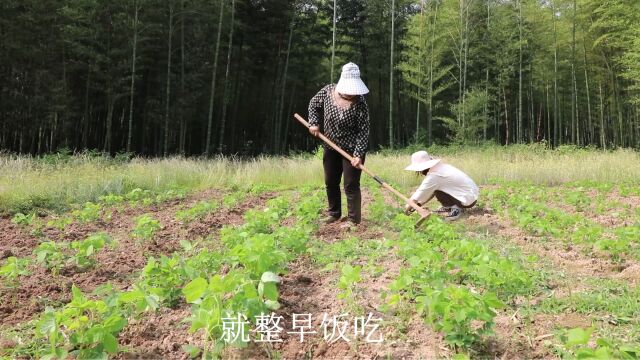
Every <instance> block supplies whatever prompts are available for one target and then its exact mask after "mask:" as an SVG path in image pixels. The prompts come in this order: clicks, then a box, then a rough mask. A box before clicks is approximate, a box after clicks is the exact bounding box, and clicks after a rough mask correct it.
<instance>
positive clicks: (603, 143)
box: [599, 83, 607, 150]
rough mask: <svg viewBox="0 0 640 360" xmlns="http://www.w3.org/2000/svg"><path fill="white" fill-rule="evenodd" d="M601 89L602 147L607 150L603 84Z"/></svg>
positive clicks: (600, 85)
mask: <svg viewBox="0 0 640 360" xmlns="http://www.w3.org/2000/svg"><path fill="white" fill-rule="evenodd" d="M599 88H600V146H602V148H603V149H605V150H606V149H607V142H606V135H605V129H604V99H603V96H602V83H600V84H599Z"/></svg>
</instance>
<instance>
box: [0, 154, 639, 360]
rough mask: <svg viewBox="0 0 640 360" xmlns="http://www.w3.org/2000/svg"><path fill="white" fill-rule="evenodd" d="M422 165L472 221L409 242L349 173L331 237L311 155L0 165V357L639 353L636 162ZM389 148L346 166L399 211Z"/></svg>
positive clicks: (521, 158) (405, 223)
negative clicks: (471, 189)
mask: <svg viewBox="0 0 640 360" xmlns="http://www.w3.org/2000/svg"><path fill="white" fill-rule="evenodd" d="M430 150H431V151H430V152H432V153H434V154H435V155H439V156H442V157H443V158H444V159H445V160H446V161H448V162H450V163H452V164H454V165H456V166H458V167H459V168H461V169H463V170H465V171H466V172H468V173H469V174H470V175H471V176H472V177H473V178H474V179H475V180H476V181H477V182H478V184H479V185H480V186H481V198H480V200H479V204H478V206H477V207H476V208H474V209H472V210H470V211H468V212H467V213H466V214H465V215H464V217H463V218H461V219H460V220H459V221H456V222H453V223H445V222H443V221H442V220H440V218H439V217H438V216H437V215H433V216H431V217H430V218H429V220H428V221H427V222H426V224H425V225H423V227H422V228H421V229H419V230H415V229H414V228H413V224H414V223H415V221H416V220H417V218H416V217H415V216H416V215H414V217H409V216H405V215H402V214H401V212H400V209H401V208H402V204H401V203H399V202H398V201H397V200H396V199H395V198H393V197H391V195H389V194H387V193H385V192H383V190H381V189H380V188H379V187H378V186H377V185H376V183H375V182H373V181H372V180H371V179H364V177H363V209H364V211H363V218H364V220H363V223H362V224H361V225H360V226H359V227H358V228H357V229H356V230H352V231H350V230H346V229H341V228H340V224H329V225H321V224H319V222H318V219H319V217H320V216H321V214H322V210H323V209H324V207H325V197H324V190H323V187H322V177H321V176H322V175H321V174H322V165H321V161H320V160H319V158H318V154H316V155H299V156H294V157H289V158H277V157H261V158H257V159H253V160H242V159H232V158H218V159H208V160H206V159H184V158H178V157H176V158H169V159H164V160H147V159H127V158H104V157H102V156H100V155H97V154H84V155H75V156H69V155H65V154H58V155H50V156H46V157H44V158H38V159H34V158H28V157H15V156H10V155H0V214H2V216H1V217H0V229H1V231H0V291H1V293H0V318H1V319H2V323H1V327H0V357H3V358H8V359H9V358H65V357H68V356H69V357H73V358H78V359H81V358H82V359H94V358H105V357H109V358H115V359H134V358H136V359H137V358H147V359H151V358H154V359H155V358H166V359H186V358H189V357H197V358H217V357H222V358H237V359H244V358H257V359H279V358H282V359H294V358H296V359H299V358H305V359H310V358H326V359H342V358H360V359H386V358H389V359H403V358H406V359H432V358H467V357H468V358H501V359H513V358H575V357H581V358H593V357H599V358H638V357H640V323H639V320H638V319H640V290H639V288H638V283H639V282H640V182H639V181H638V179H639V178H640V156H639V155H638V153H636V152H633V151H624V150H619V151H609V152H604V151H596V150H581V149H575V148H570V147H564V148H559V149H556V150H547V149H544V148H543V147H538V146H516V147H507V148H501V147H487V148H434V149H430ZM410 151H411V150H410V149H406V150H403V151H399V152H390V151H383V152H379V153H377V154H371V156H369V157H368V158H367V166H368V167H369V168H370V169H371V170H373V171H374V172H376V173H379V175H380V176H381V177H382V178H384V179H386V180H388V181H389V182H390V183H391V184H393V185H395V186H397V187H398V188H399V189H401V190H403V191H404V192H406V193H408V192H410V191H411V189H412V188H414V187H415V186H417V185H418V184H419V182H420V180H421V179H420V178H418V177H415V176H413V175H411V174H406V173H403V172H402V171H401V169H402V168H403V167H404V165H405V163H406V162H407V161H408V154H410ZM429 206H430V208H435V207H437V204H429ZM305 314H306V315H305ZM245 317H246V319H245ZM232 325H233V326H232ZM301 336H303V337H304V341H301ZM243 338H245V339H246V338H248V339H249V341H243Z"/></svg>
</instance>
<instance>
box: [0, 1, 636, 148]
mask: <svg viewBox="0 0 640 360" xmlns="http://www.w3.org/2000/svg"><path fill="white" fill-rule="evenodd" d="M349 61H352V62H354V63H356V64H358V65H359V66H360V69H361V72H362V77H363V80H364V81H365V83H366V84H367V85H368V87H369V88H370V90H371V92H370V94H369V95H367V97H366V100H367V103H368V105H369V108H370V121H371V139H370V148H371V149H374V150H375V149H379V148H381V147H385V148H387V147H389V148H394V147H401V146H405V145H407V144H411V143H419V144H426V145H431V144H451V143H462V144H476V143H481V142H494V143H497V144H514V143H533V142H542V143H544V144H546V145H548V146H550V147H557V146H559V145H563V144H573V145H577V146H595V147H600V148H605V149H609V148H617V147H628V148H639V147H640V115H639V107H640V2H638V1H637V0H607V1H602V0H420V1H419V0H413V1H409V0H209V1H203V0H109V1H107V0H48V1H38V0H20V1H18V0H3V1H2V2H1V3H0V79H1V80H0V149H2V150H3V151H8V152H11V153H24V154H34V155H36V154H44V153H49V152H56V151H60V150H61V149H65V151H72V152H79V151H83V150H96V151H101V152H102V151H104V152H108V153H112V154H115V153H119V152H128V153H135V154H140V155H145V156H162V155H170V154H184V155H215V154H238V155H255V154H262V153H264V154H285V153H289V152H291V151H297V150H306V149H310V148H313V147H314V146H315V145H314V144H315V142H314V140H313V139H312V138H311V137H309V136H303V131H304V129H303V128H302V127H300V126H298V125H296V124H294V123H293V118H292V114H293V113H294V112H299V113H301V114H302V115H303V116H304V115H305V114H306V112H307V106H308V102H309V99H310V98H311V97H312V96H313V95H314V94H315V93H316V92H317V91H318V90H319V89H320V88H321V87H322V86H324V85H325V84H327V83H330V82H337V80H338V78H339V76H340V68H341V66H342V65H343V64H344V63H346V62H349Z"/></svg>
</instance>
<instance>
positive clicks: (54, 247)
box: [33, 241, 67, 275]
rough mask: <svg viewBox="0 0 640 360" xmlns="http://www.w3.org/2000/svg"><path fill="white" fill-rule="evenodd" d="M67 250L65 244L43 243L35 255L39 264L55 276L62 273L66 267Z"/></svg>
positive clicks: (37, 248) (36, 249) (35, 251)
mask: <svg viewBox="0 0 640 360" xmlns="http://www.w3.org/2000/svg"><path fill="white" fill-rule="evenodd" d="M66 248H67V245H66V244H64V243H56V242H54V241H47V242H43V243H41V244H40V245H38V247H36V248H35V250H34V251H33V253H34V254H35V256H36V260H37V261H38V262H39V263H43V264H44V266H45V267H46V268H47V269H49V270H50V271H51V273H53V274H54V275H57V274H59V273H60V269H62V267H63V266H64V263H65V259H66V256H65V254H64V253H63V250H64V249H66Z"/></svg>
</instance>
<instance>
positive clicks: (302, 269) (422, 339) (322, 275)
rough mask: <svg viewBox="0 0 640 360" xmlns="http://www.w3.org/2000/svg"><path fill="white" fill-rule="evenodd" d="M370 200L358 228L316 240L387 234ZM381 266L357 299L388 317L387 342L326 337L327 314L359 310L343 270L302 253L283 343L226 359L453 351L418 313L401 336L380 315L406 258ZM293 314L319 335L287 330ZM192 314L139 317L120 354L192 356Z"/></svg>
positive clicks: (286, 305)
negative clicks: (347, 297)
mask: <svg viewBox="0 0 640 360" xmlns="http://www.w3.org/2000/svg"><path fill="white" fill-rule="evenodd" d="M371 201H372V198H371V196H370V194H369V193H368V192H366V191H364V192H363V204H365V206H364V209H363V215H364V218H365V220H363V223H362V224H361V225H360V226H359V227H358V228H357V229H356V230H355V231H353V230H351V231H350V230H346V229H343V228H341V227H340V225H341V223H333V224H327V225H322V226H321V227H320V228H319V230H318V232H317V233H316V237H317V239H319V240H320V241H323V242H325V243H327V244H332V243H336V242H339V241H342V240H345V239H347V238H350V237H357V238H358V239H361V241H367V240H370V239H376V238H381V237H383V236H384V234H383V232H382V231H381V229H380V228H379V227H378V226H376V225H375V224H374V223H372V222H370V221H369V220H368V219H367V215H368V209H367V205H368V204H370V203H371ZM359 261H365V259H360V260H359ZM354 265H356V264H354ZM379 265H380V266H382V267H383V268H384V269H386V270H387V271H385V273H384V274H383V275H382V276H379V277H372V276H370V275H369V274H365V273H363V281H362V282H361V283H359V284H358V289H359V290H358V294H357V299H356V302H357V303H358V304H359V305H360V307H361V308H362V310H363V312H364V313H361V314H359V315H358V316H363V315H368V314H369V313H371V314H372V315H373V317H374V318H381V319H383V321H382V323H381V324H382V326H381V328H380V330H379V334H380V335H381V336H382V337H383V339H384V341H383V342H382V343H380V344H378V343H367V342H365V341H362V340H359V341H353V339H352V338H351V339H350V340H351V341H350V342H347V341H344V340H342V339H341V340H339V341H335V342H330V341H326V340H325V339H323V334H322V332H321V322H322V316H323V314H324V313H326V314H328V315H329V316H333V315H340V314H348V315H347V317H346V318H347V319H351V320H352V319H354V317H355V316H356V314H355V313H352V312H349V311H350V310H349V309H348V308H347V306H346V304H344V302H343V301H342V300H340V299H338V297H337V295H338V291H339V290H338V288H337V281H338V278H339V277H340V270H339V269H334V270H331V271H329V272H327V271H323V270H322V269H319V268H318V267H317V266H316V265H315V264H314V262H313V260H312V259H311V258H310V257H309V256H301V257H299V258H297V259H296V260H295V261H294V262H293V263H291V264H290V265H289V269H288V270H289V271H288V273H287V274H285V275H284V276H283V277H282V283H281V285H280V287H279V292H280V302H281V304H282V308H281V309H279V310H278V311H277V312H276V313H277V315H279V316H282V319H283V320H282V321H281V322H280V326H281V327H282V328H283V329H284V330H283V332H282V333H281V339H282V342H278V343H272V344H258V343H251V344H250V346H249V348H247V349H242V350H239V349H235V348H228V350H227V352H226V353H225V356H224V357H225V358H229V359H249V358H250V359H270V358H273V357H274V356H275V355H274V354H279V355H278V356H281V358H283V359H300V358H320V359H346V358H349V359H384V358H389V357H390V358H392V359H412V358H435V357H443V356H446V355H447V354H449V350H448V349H447V348H446V347H445V345H444V341H443V338H442V336H441V335H439V334H436V333H434V332H433V331H431V330H430V329H429V328H428V326H427V325H425V324H424V323H423V321H422V320H421V319H420V318H418V317H417V316H414V317H413V318H412V319H411V320H410V323H409V324H407V326H406V327H407V328H406V330H405V331H404V333H403V334H398V331H397V330H396V329H395V327H394V322H397V321H398V319H394V318H393V317H392V316H389V315H386V314H383V313H380V311H379V310H378V309H379V307H380V305H381V297H380V294H381V292H382V291H383V290H384V289H386V288H387V286H388V284H389V283H390V282H391V281H392V280H394V279H395V277H396V276H397V275H398V273H399V270H400V268H401V267H402V262H401V261H400V260H399V259H398V258H397V257H395V256H394V254H393V253H392V252H391V253H389V254H386V256H382V257H381V263H380V264H379ZM293 314H312V319H313V330H315V331H317V332H318V333H316V334H314V335H312V336H309V337H307V338H305V341H304V342H300V339H299V338H298V337H296V336H295V335H290V334H287V333H286V332H287V331H290V330H291V329H292V323H291V319H292V316H293ZM188 316H189V306H188V305H186V304H182V305H180V306H179V307H178V308H176V309H162V311H160V312H158V313H155V314H148V316H147V315H145V316H144V317H143V318H142V319H140V320H139V321H133V322H132V323H131V324H130V325H129V326H128V327H127V328H126V329H125V331H124V332H123V333H122V334H121V335H120V339H121V345H124V346H125V347H128V348H129V349H130V351H129V352H128V353H123V354H121V355H119V358H121V359H134V358H165V359H187V358H188V357H187V355H186V353H185V352H184V351H183V350H182V345H184V344H191V345H195V346H200V345H202V339H201V338H200V337H198V336H196V335H194V334H190V333H189V331H188V327H189V326H188V324H186V323H184V322H182V320H183V319H185V318H187V317H188ZM350 331H353V330H352V329H351V330H350Z"/></svg>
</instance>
